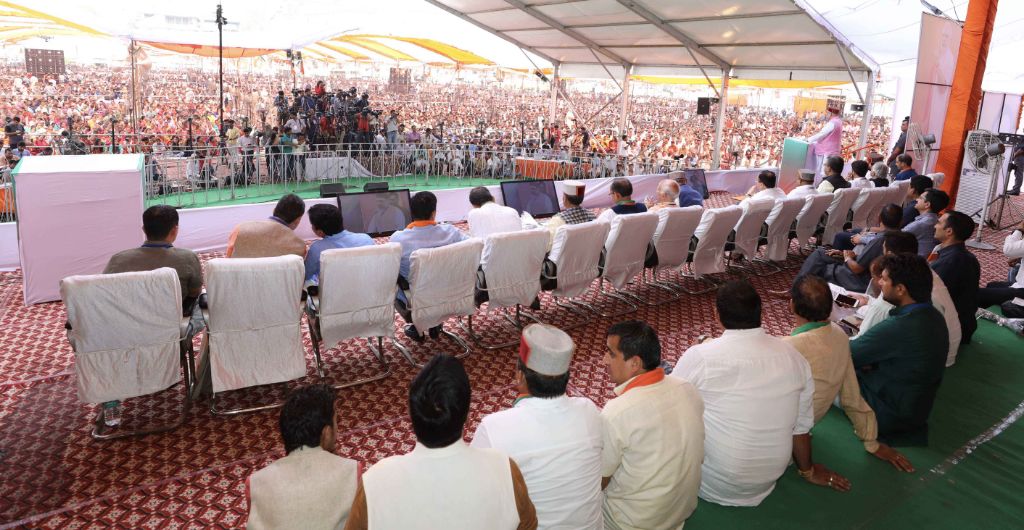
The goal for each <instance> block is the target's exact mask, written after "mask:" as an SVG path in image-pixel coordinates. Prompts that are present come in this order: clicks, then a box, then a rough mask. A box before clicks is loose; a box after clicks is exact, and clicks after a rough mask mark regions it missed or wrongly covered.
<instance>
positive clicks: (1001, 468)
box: [686, 321, 1024, 530]
mask: <svg viewBox="0 0 1024 530" xmlns="http://www.w3.org/2000/svg"><path fill="white" fill-rule="evenodd" d="M1022 402H1024V339H1022V338H1020V337H1018V336H1016V335H1014V334H1013V333H1012V332H1011V331H1010V330H1008V329H1005V328H1001V327H998V326H996V325H995V324H993V323H991V322H987V321H981V322H980V323H979V327H978V331H977V333H975V335H974V337H973V341H972V344H970V345H968V346H966V347H963V348H961V349H960V354H959V356H958V357H957V363H956V365H954V366H953V367H951V368H947V369H946V376H945V378H944V380H943V384H942V387H941V389H940V390H939V395H938V398H937V400H936V402H935V408H934V409H933V411H932V415H931V420H930V422H929V423H930V429H931V432H930V440H929V446H928V447H917V448H899V450H900V451H902V452H903V453H904V454H905V455H906V456H907V458H909V459H910V461H911V462H912V463H913V465H914V467H915V468H916V472H914V473H911V474H907V473H901V472H899V471H897V470H896V469H895V468H892V467H891V466H889V464H887V463H885V462H882V461H881V460H878V459H876V458H874V457H872V456H871V455H869V454H867V453H866V452H864V449H863V446H862V445H861V443H860V442H859V441H858V440H857V437H856V436H854V434H853V430H852V428H851V426H850V422H849V421H848V420H847V418H846V416H845V415H844V414H843V412H842V411H841V410H839V409H837V408H834V407H833V408H832V410H830V411H829V413H828V415H826V416H825V418H823V419H822V421H821V422H820V423H819V424H818V425H817V426H816V427H815V429H814V431H813V434H814V459H815V461H817V462H820V463H822V464H825V465H826V466H828V467H829V468H830V469H833V470H835V471H837V472H839V473H842V474H843V475H845V476H846V477H847V478H849V479H850V482H851V483H852V490H851V491H850V492H849V493H845V494H844V493H838V492H834V491H831V490H828V489H825V488H820V487H817V486H813V485H811V484H808V483H806V482H804V481H803V480H802V479H800V478H799V477H798V476H797V475H796V472H795V471H794V470H793V468H792V467H791V468H790V470H789V471H788V472H787V473H786V474H785V475H783V477H782V478H781V479H780V480H779V482H778V485H777V486H776V488H775V491H774V492H773V493H772V494H771V495H769V496H768V498H767V499H765V501H764V502H763V503H762V504H761V505H760V506H758V507H757V508H726V507H724V506H719V505H716V504H712V503H708V502H704V501H703V500H702V501H700V503H699V505H698V507H697V511H696V512H694V514H693V516H692V517H690V519H689V520H688V521H687V522H686V529H687V530H692V529H703V528H714V529H722V528H780V529H782V528H786V529H790V528H829V529H830V530H831V529H835V528H883V529H889V528H892V529H904V528H906V529H913V528H928V529H946V528H948V529H967V528H986V529H993V528H1024V503H1022V502H1021V501H1020V500H1019V498H1018V497H1017V495H1018V494H1020V492H1021V490H1022V487H1024V425H1022V424H1024V421H1020V422H1017V423H1011V424H1010V425H1009V426H1008V427H1006V429H1005V430H1004V431H1002V432H1001V433H999V434H997V435H995V436H994V437H992V438H991V440H989V441H987V442H986V443H983V444H981V445H980V447H978V448H977V449H976V450H974V451H973V452H970V453H969V454H967V452H966V451H961V449H962V448H963V447H964V446H965V444H968V442H970V441H971V440H973V439H975V438H976V437H979V435H982V434H983V433H986V432H987V431H989V430H990V429H991V428H992V427H993V426H995V425H997V424H1000V423H1001V422H1003V420H1004V418H1006V417H1007V416H1008V415H1009V414H1011V413H1012V412H1014V411H1015V410H1017V409H1018V407H1019V406H1021V404H1022ZM1017 412H1018V415H1019V411H1017ZM958 451H961V452H960V453H958ZM954 455H957V456H960V457H961V458H960V459H958V462H957V463H954V461H955V460H957V459H955V458H951V457H953V456H954ZM940 471H941V472H940Z"/></svg>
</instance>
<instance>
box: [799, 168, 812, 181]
mask: <svg viewBox="0 0 1024 530" xmlns="http://www.w3.org/2000/svg"><path fill="white" fill-rule="evenodd" d="M799 173H800V180H801V181H803V182H814V172H813V171H811V170H809V169H801V170H800V172H799Z"/></svg>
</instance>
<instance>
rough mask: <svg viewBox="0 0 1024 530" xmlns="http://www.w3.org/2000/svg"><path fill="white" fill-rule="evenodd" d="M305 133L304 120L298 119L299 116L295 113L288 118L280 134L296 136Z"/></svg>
mask: <svg viewBox="0 0 1024 530" xmlns="http://www.w3.org/2000/svg"><path fill="white" fill-rule="evenodd" d="M305 132H306V120H303V119H299V115H298V114H297V113H295V112H293V113H291V114H290V115H289V117H288V121H287V122H286V123H285V124H284V130H283V131H281V133H282V134H283V133H289V134H298V133H305Z"/></svg>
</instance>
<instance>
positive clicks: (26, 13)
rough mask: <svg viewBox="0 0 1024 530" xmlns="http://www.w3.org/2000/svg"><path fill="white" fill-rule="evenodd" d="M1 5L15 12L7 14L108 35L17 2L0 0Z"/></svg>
mask: <svg viewBox="0 0 1024 530" xmlns="http://www.w3.org/2000/svg"><path fill="white" fill-rule="evenodd" d="M0 7H5V8H7V9H9V10H11V11H13V12H14V14H11V15H7V16H16V17H21V18H26V19H35V20H36V21H40V22H42V21H45V22H46V23H49V24H53V25H56V26H62V27H64V28H67V29H69V30H75V31H78V32H81V33H84V34H87V35H98V36H104V35H106V34H105V33H101V32H99V31H96V30H94V29H92V28H90V27H87V26H83V25H81V24H76V23H74V22H71V21H70V20H65V19H63V18H60V17H55V16H53V15H47V14H46V13H43V12H41V11H36V10H35V9H30V8H28V7H25V6H21V5H18V4H15V3H13V2H8V1H6V0H0ZM5 15H6V13H5ZM71 34H73V33H71Z"/></svg>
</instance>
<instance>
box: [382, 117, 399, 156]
mask: <svg viewBox="0 0 1024 530" xmlns="http://www.w3.org/2000/svg"><path fill="white" fill-rule="evenodd" d="M384 127H385V130H386V131H387V135H388V148H389V149H394V148H395V144H397V143H398V111H397V110H392V111H391V115H390V116H388V121H387V123H386V124H385V126H384Z"/></svg>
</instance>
